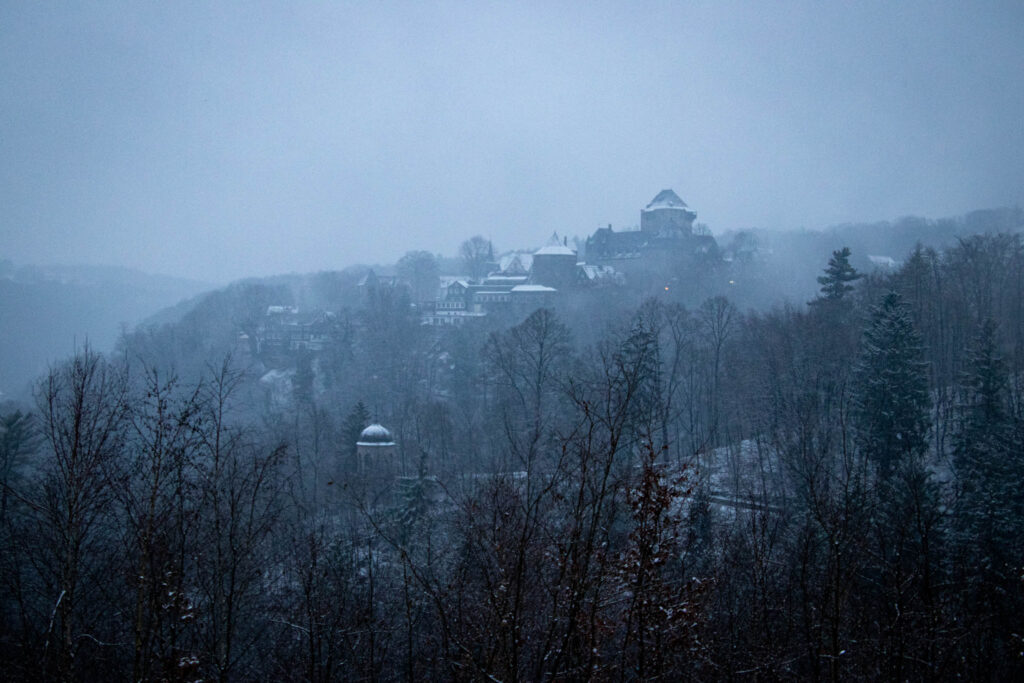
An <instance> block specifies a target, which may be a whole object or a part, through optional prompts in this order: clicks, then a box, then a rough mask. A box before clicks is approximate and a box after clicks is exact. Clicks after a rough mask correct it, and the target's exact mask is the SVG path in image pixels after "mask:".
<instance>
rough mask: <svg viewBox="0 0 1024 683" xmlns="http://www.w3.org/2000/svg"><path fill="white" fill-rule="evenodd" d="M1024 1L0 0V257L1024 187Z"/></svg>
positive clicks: (771, 220) (278, 259) (584, 226)
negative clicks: (664, 197) (669, 193)
mask: <svg viewBox="0 0 1024 683" xmlns="http://www.w3.org/2000/svg"><path fill="white" fill-rule="evenodd" d="M1022 74H1024V5H1022V4H1021V3H1017V2H1008V3H989V2H978V3H974V2H970V3H968V2H891V1H888V0H887V1H885V2H850V3H833V2H828V3H822V2H795V3H762V2H750V3H725V2H708V3H691V2H666V3H636V2H630V3H612V4H603V3H592V2H587V3H583V2H579V3H554V2H533V3H530V2H516V3H501V4H484V3H476V2H465V3H451V4H448V3H441V4H434V3H430V4H429V5H428V4H427V3H398V4H392V3H386V4H382V3H376V2H374V3H370V2H367V3H325V4H311V3H297V6H293V4H292V3H280V4H272V3H261V4H258V5H229V4H228V3H224V2H217V3H210V4H192V3H187V4H186V3H177V2H175V3H139V2H128V3H124V4H99V5H96V4H92V3H89V4H85V3H82V4H77V3H76V4H70V5H65V4H62V3H60V4H58V3H14V2H6V3H2V4H0V258H11V259H13V260H15V261H16V262H19V263H26V262H32V263H47V262H65V263H66V262H77V263H104V264H120V265H127V266H131V267H137V268H141V269H144V270H147V271H151V272H160V273H168V274H175V275H181V276H186V277H194V278H200V279H205V280H210V281H226V280H229V279H234V278H238V277H242V276H247V275H264V274H272V273H278V272H286V271H310V270H318V269H337V268H342V267H344V266H347V265H350V264H353V263H357V262H364V263H373V262H389V261H394V260H395V259H397V258H398V257H400V256H401V255H402V254H403V253H404V252H405V251H407V250H410V249H428V250H430V251H434V252H442V253H448V254H454V253H455V250H456V249H457V247H458V244H459V242H461V241H462V240H463V239H465V238H467V237H469V236H471V235H474V234H477V233H480V234H484V235H486V236H489V237H491V238H492V239H493V240H494V241H495V243H496V245H497V246H499V247H514V246H529V245H537V244H541V243H543V241H544V240H545V239H546V238H547V237H548V236H549V235H550V234H551V232H552V231H553V230H557V231H559V233H564V234H569V235H580V236H583V235H586V234H589V233H590V232H591V231H592V230H593V229H594V228H596V227H597V226H598V225H604V224H608V223H612V224H614V225H615V226H616V227H628V226H632V225H635V224H637V222H638V220H639V215H638V214H639V210H640V208H642V206H643V205H644V204H645V203H646V202H648V201H649V200H650V199H651V198H652V197H653V196H654V195H655V194H656V193H657V192H658V191H659V190H661V189H663V188H666V187H672V188H674V189H675V190H676V192H677V193H678V194H679V195H680V196H681V197H682V198H683V199H684V200H686V201H687V202H688V203H689V204H690V206H691V207H692V208H693V209H695V210H696V211H697V213H698V221H701V222H705V223H707V224H708V225H709V226H710V228H711V230H712V231H713V232H714V233H721V232H724V231H726V230H730V229H736V228H743V227H755V226H756V227H772V228H797V227H807V228H822V227H825V226H827V225H830V224H835V223H841V222H852V221H875V220H884V219H892V218H896V217H898V216H902V215H907V214H916V215H925V216H931V217H938V216H945V215H953V214H958V213H963V212H965V211H968V210H971V209H975V208H982V207H992V206H1001V205H1012V204H1021V203H1024V75H1022Z"/></svg>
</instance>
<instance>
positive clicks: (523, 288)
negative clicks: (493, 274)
mask: <svg viewBox="0 0 1024 683" xmlns="http://www.w3.org/2000/svg"><path fill="white" fill-rule="evenodd" d="M512 291H513V292H557V291H558V290H557V289H555V288H554V287H547V286H545V285H516V286H515V287H513V288H512Z"/></svg>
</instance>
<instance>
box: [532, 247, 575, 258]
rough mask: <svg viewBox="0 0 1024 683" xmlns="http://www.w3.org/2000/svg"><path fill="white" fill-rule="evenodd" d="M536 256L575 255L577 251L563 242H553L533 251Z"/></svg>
mask: <svg viewBox="0 0 1024 683" xmlns="http://www.w3.org/2000/svg"><path fill="white" fill-rule="evenodd" d="M533 255H534V256H575V255H576V252H575V251H573V250H572V249H570V248H569V247H566V246H564V245H561V244H552V245H549V246H546V247H541V248H540V249H538V250H537V251H535V252H534V253H533Z"/></svg>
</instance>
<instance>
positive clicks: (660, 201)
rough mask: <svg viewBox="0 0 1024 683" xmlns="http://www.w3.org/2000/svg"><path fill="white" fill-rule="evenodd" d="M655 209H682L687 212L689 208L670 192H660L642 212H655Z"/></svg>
mask: <svg viewBox="0 0 1024 683" xmlns="http://www.w3.org/2000/svg"><path fill="white" fill-rule="evenodd" d="M657 209H682V210H683V211H689V210H690V209H689V207H688V206H686V202H684V201H683V200H682V199H680V198H679V195H677V194H676V193H675V192H673V191H672V190H662V191H661V192H659V193H658V194H657V196H656V197H655V198H654V199H652V200H651V203H650V204H648V205H647V208H645V209H644V211H655V210H657Z"/></svg>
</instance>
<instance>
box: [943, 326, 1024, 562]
mask: <svg viewBox="0 0 1024 683" xmlns="http://www.w3.org/2000/svg"><path fill="white" fill-rule="evenodd" d="M1006 377H1007V373H1006V369H1005V366H1004V365H1003V360H1002V358H1001V357H1000V355H999V351H998V347H997V327H996V324H995V322H994V321H993V320H992V319H990V318H989V319H986V320H985V321H984V322H983V323H982V326H981V330H980V331H979V333H978V336H977V339H976V340H975V344H974V348H973V350H972V352H971V354H970V356H969V358H968V363H967V368H966V371H965V372H964V375H963V379H962V383H961V392H962V394H963V400H964V405H963V417H962V424H961V428H960V432H959V433H958V434H957V438H956V450H955V454H954V461H953V462H954V466H955V468H956V474H957V479H958V482H959V484H960V492H961V495H960V499H959V503H958V515H957V517H958V524H959V526H960V528H961V529H962V530H963V532H964V534H965V535H966V536H967V537H968V538H969V539H970V542H971V544H972V545H975V546H976V553H973V554H975V556H976V558H977V559H978V560H979V561H980V562H981V564H982V565H983V567H984V568H986V569H991V570H994V571H1001V569H1002V567H1001V565H1002V564H1003V562H1004V561H1005V560H1006V559H1008V558H1007V552H1008V551H1009V550H1010V549H1011V548H1013V547H1014V546H1015V545H1018V543H1017V542H1016V539H1017V538H1019V536H1020V533H1021V531H1024V529H1022V526H1024V495H1022V494H1021V491H1020V482H1021V478H1022V476H1024V454H1022V453H1021V449H1020V447H1019V444H1016V443H1015V439H1014V434H1013V421H1012V419H1011V417H1010V412H1009V410H1008V409H1007V405H1006V397H1007V393H1008V391H1007V390H1008V387H1007V382H1006Z"/></svg>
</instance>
